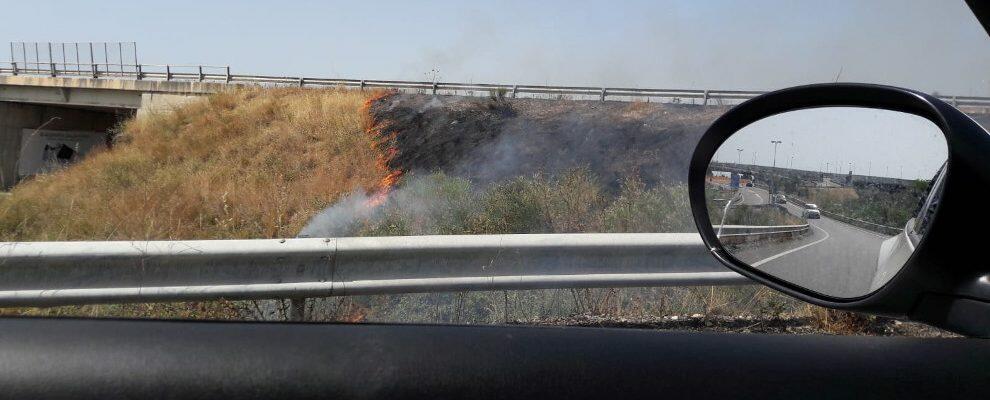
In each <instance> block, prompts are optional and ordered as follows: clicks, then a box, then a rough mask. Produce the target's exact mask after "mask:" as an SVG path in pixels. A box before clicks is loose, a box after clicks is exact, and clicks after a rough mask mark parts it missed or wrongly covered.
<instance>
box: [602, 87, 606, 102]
mask: <svg viewBox="0 0 990 400" xmlns="http://www.w3.org/2000/svg"><path fill="white" fill-rule="evenodd" d="M602 101H603V102H604V101H605V88H602Z"/></svg>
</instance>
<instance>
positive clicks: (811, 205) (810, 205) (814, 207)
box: [804, 203, 818, 210]
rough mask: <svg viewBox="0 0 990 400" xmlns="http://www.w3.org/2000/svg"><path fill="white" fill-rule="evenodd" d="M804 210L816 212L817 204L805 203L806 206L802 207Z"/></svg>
mask: <svg viewBox="0 0 990 400" xmlns="http://www.w3.org/2000/svg"><path fill="white" fill-rule="evenodd" d="M804 208H807V209H809V210H817V209H818V204H814V203H807V204H805V205H804Z"/></svg>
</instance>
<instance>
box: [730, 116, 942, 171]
mask: <svg viewBox="0 0 990 400" xmlns="http://www.w3.org/2000/svg"><path fill="white" fill-rule="evenodd" d="M774 140H776V141H780V142H781V143H779V144H777V145H776V147H777V148H776V152H777V154H776V160H774V144H773V143H772V142H771V141H774ZM739 149H742V151H741V152H740V151H738V150H739ZM792 156H793V158H792ZM947 157H948V148H947V146H946V142H945V137H944V136H943V135H942V131H941V130H940V129H939V128H938V126H936V125H935V124H934V123H932V122H931V121H929V120H927V119H925V118H923V117H919V116H917V115H913V114H906V113H902V112H897V111H889V110H876V109H868V108H857V107H825V108H813V109H804V110H797V111H790V112H786V113H782V114H777V115H773V116H770V117H767V118H764V119H761V120H759V121H756V122H754V123H752V124H750V125H748V126H746V127H744V128H743V129H741V130H739V131H738V132H736V133H735V134H734V135H732V136H731V137H729V139H728V140H727V141H726V142H725V143H722V145H721V146H720V147H719V149H718V152H717V154H716V159H717V160H718V161H723V162H742V163H744V164H756V165H765V166H770V165H776V166H778V167H785V168H796V169H802V170H806V171H828V172H831V173H837V174H846V173H848V172H849V171H852V172H853V174H856V175H869V176H885V177H890V178H903V179H924V180H928V179H931V178H932V177H933V176H935V172H936V171H938V169H939V167H941V166H942V163H944V162H945V160H946V158H947Z"/></svg>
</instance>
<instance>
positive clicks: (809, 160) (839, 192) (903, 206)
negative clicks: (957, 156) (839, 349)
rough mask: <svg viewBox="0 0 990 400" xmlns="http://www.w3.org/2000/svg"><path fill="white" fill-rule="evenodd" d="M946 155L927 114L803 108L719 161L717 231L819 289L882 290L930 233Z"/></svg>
mask: <svg viewBox="0 0 990 400" xmlns="http://www.w3.org/2000/svg"><path fill="white" fill-rule="evenodd" d="M946 158H947V148H946V144H945V138H944V136H943V135H942V132H941V130H939V128H938V127H937V126H936V125H935V124H933V123H932V122H931V121H928V120H927V119H925V118H922V117H919V116H916V115H913V114H906V113H901V112H896V111H889V110H878V109H869V108H856V107H825V108H814V109H804V110H797V111H791V112H786V113H782V114H777V115H774V116H770V117H767V118H764V119H762V120H759V121H757V122H754V123H752V124H750V125H749V126H746V127H745V128H743V129H741V130H739V131H738V132H736V133H735V134H733V135H732V137H730V138H729V139H728V140H726V142H725V143H723V144H722V145H721V146H720V147H719V149H718V151H717V152H716V154H715V157H714V158H713V159H712V160H711V163H710V164H709V171H708V176H707V177H706V198H707V203H708V212H709V215H710V217H711V223H712V226H713V227H714V229H715V232H716V234H717V235H718V238H719V241H720V242H721V243H722V245H723V247H725V248H726V250H727V251H728V252H729V253H731V254H732V255H733V256H734V257H735V258H737V259H739V260H740V261H742V262H744V263H747V264H749V265H750V266H751V267H754V268H756V269H758V270H761V271H763V272H766V273H768V274H770V275H772V276H774V277H777V278H780V279H783V280H785V281H788V282H790V283H793V284H795V285H798V286H801V287H803V288H806V289H810V290H813V291H815V292H818V293H821V294H824V295H828V296H833V297H839V298H851V297H858V296H863V295H866V294H869V293H871V292H873V291H875V290H876V289H878V288H880V287H881V286H883V284H885V283H886V282H887V281H889V280H890V278H892V277H893V276H894V274H896V273H897V271H898V270H900V268H901V267H903V265H904V263H905V262H906V261H907V259H908V257H909V256H910V255H911V253H912V252H913V251H914V247H915V245H916V244H917V243H918V240H920V238H921V236H923V235H924V232H925V229H926V228H927V224H928V223H929V222H930V216H931V213H932V212H933V209H934V204H936V203H937V197H938V194H939V193H940V190H941V181H940V179H939V178H940V177H941V170H942V168H943V166H944V164H945V161H946Z"/></svg>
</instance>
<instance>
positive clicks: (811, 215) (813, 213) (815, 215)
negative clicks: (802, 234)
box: [804, 209, 822, 219]
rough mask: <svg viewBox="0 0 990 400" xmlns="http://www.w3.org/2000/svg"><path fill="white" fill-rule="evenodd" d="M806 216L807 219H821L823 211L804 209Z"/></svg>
mask: <svg viewBox="0 0 990 400" xmlns="http://www.w3.org/2000/svg"><path fill="white" fill-rule="evenodd" d="M804 217H805V218H807V219H819V218H821V217H822V213H821V212H819V211H818V210H815V209H807V210H804Z"/></svg>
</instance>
